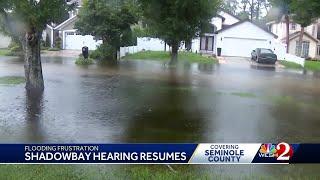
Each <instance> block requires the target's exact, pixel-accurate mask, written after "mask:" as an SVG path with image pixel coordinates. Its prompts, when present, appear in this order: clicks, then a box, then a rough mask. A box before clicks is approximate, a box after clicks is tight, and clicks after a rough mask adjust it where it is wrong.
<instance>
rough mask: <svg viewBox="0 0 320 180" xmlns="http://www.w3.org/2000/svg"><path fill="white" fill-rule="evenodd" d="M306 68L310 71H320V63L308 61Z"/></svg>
mask: <svg viewBox="0 0 320 180" xmlns="http://www.w3.org/2000/svg"><path fill="white" fill-rule="evenodd" d="M304 66H305V68H306V69H307V70H310V71H320V61H306V62H305V64H304Z"/></svg>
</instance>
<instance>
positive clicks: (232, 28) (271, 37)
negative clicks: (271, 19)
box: [193, 11, 282, 57]
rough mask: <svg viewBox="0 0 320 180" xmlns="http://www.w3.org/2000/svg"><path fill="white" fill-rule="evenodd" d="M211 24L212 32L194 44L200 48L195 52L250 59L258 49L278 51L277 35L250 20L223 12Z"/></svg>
mask: <svg viewBox="0 0 320 180" xmlns="http://www.w3.org/2000/svg"><path fill="white" fill-rule="evenodd" d="M211 24H212V30H211V32H209V33H205V34H204V36H202V37H200V41H199V40H198V41H194V42H193V46H196V47H199V49H197V48H193V51H194V50H197V51H198V52H201V53H206V54H216V55H219V51H221V53H220V55H221V56H240V57H250V56H251V52H252V50H254V49H256V48H268V49H272V50H274V51H277V50H278V46H279V43H278V42H277V35H275V34H273V33H272V32H270V31H268V30H266V29H264V28H261V27H260V26H258V25H256V24H254V23H252V22H250V21H249V20H240V19H239V18H238V17H236V16H234V15H232V14H229V13H226V12H223V11H221V12H220V13H219V15H218V16H217V17H214V18H212V20H211ZM197 43H198V44H197ZM281 50H282V48H281Z"/></svg>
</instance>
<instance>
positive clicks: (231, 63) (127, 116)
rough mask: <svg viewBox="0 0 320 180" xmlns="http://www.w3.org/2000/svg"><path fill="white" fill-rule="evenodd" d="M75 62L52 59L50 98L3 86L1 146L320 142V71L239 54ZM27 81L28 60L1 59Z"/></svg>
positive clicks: (1, 65) (6, 70) (47, 71)
mask: <svg viewBox="0 0 320 180" xmlns="http://www.w3.org/2000/svg"><path fill="white" fill-rule="evenodd" d="M74 61H75V59H74V58H68V57H43V72H44V79H45V92H44V94H43V95H42V96H38V97H34V96H28V95H26V92H25V89H24V85H23V84H21V85H0V100H1V101H0V143H41V142H46V143H72V142H81V143H115V142H130V143H135V142H153V143H156V142H166V143H169V142H180V143H183V142H188V143H193V142H195V143H196V142H202V143H204V142H217V143H221V142H227V143H237V142H240V143H250V142H254V143H263V142H280V141H286V142H288V143H299V142H304V143H307V142H308V143H316V142H318V143H319V142H320V131H319V127H320V77H319V76H317V73H315V74H314V75H313V74H309V73H307V74H306V73H305V72H302V71H293V70H285V69H283V68H278V67H264V66H259V65H256V64H251V63H250V62H249V61H247V60H243V59H242V60H240V59H238V58H229V59H227V60H226V63H224V64H188V63H180V64H179V65H178V67H177V68H176V69H173V68H169V67H168V66H167V65H166V64H163V63H161V62H155V61H121V62H120V63H119V64H117V65H92V66H89V67H79V66H76V65H75V64H74ZM23 75H24V71H23V62H22V61H21V60H19V59H17V58H11V57H0V77H3V76H23ZM305 167H306V166H303V168H305ZM308 168H309V167H308ZM308 168H307V169H308ZM314 168H319V166H317V167H316V166H314ZM231 169H233V170H232V171H234V172H239V173H241V172H243V171H244V172H248V171H252V169H254V171H255V169H259V171H266V172H270V171H269V170H268V166H263V167H262V166H261V167H259V168H253V167H250V168H247V167H246V168H241V167H240V168H231ZM244 169H245V170H244ZM311 169H313V168H311ZM217 170H218V171H219V172H223V171H225V170H224V169H223V168H218V169H217ZM226 171H229V170H226ZM274 171H279V172H282V170H279V169H277V170H274V169H273V170H272V172H274ZM288 171H290V172H291V171H292V172H296V170H288Z"/></svg>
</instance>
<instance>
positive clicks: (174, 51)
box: [170, 43, 179, 65]
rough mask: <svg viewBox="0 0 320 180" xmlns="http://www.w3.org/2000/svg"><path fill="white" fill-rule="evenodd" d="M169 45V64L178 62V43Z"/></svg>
mask: <svg viewBox="0 0 320 180" xmlns="http://www.w3.org/2000/svg"><path fill="white" fill-rule="evenodd" d="M171 47H172V50H171V61H170V64H171V65H175V64H177V62H178V49H179V45H178V43H173V44H172V46H171Z"/></svg>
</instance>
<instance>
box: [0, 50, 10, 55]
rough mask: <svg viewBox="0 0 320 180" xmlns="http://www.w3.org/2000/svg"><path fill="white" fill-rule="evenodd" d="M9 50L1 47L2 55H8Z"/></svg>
mask: <svg viewBox="0 0 320 180" xmlns="http://www.w3.org/2000/svg"><path fill="white" fill-rule="evenodd" d="M9 52H10V51H9V50H8V49H0V56H6V55H7V54H8V53H9Z"/></svg>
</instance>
